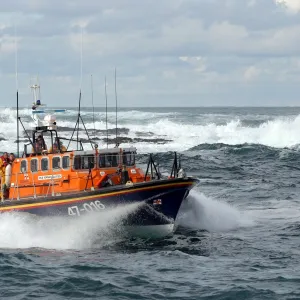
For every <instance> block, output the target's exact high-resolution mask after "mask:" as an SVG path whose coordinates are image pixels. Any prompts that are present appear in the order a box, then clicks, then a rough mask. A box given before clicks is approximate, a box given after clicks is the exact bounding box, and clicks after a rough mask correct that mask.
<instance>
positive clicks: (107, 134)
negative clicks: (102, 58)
mask: <svg viewBox="0 0 300 300" xmlns="http://www.w3.org/2000/svg"><path fill="white" fill-rule="evenodd" d="M104 81H105V109H106V147H107V148H108V129H107V92H106V76H105V80H104Z"/></svg>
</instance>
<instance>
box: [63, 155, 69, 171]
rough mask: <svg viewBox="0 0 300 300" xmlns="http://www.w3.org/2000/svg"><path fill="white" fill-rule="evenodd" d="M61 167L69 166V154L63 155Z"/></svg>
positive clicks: (67, 167)
mask: <svg viewBox="0 0 300 300" xmlns="http://www.w3.org/2000/svg"><path fill="white" fill-rule="evenodd" d="M62 168H63V169H65V170H66V169H69V168H70V156H63V158H62Z"/></svg>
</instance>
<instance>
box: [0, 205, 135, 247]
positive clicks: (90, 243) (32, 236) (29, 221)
mask: <svg viewBox="0 0 300 300" xmlns="http://www.w3.org/2000/svg"><path fill="white" fill-rule="evenodd" d="M138 207H139V204H135V203H134V204H130V205H126V206H119V207H116V208H114V209H111V210H106V211H105V213H102V214H99V213H98V214H97V213H94V214H89V215H85V216H82V217H80V218H72V217H38V216H34V215H31V214H28V213H22V212H10V213H3V214H0V248H14V249H15V248H33V247H35V248H46V249H59V250H66V249H79V250H80V249H88V248H92V247H94V246H95V244H97V247H99V246H100V247H101V246H106V245H107V244H110V243H111V242H112V241H113V240H115V239H117V238H118V237H119V236H121V235H122V228H123V227H122V226H121V220H122V219H123V218H124V217H126V216H127V215H128V214H130V213H132V212H133V211H135V210H136V209H137V208H138Z"/></svg>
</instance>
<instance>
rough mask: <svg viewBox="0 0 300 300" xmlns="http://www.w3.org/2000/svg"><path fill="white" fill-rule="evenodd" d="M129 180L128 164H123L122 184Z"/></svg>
mask: <svg viewBox="0 0 300 300" xmlns="http://www.w3.org/2000/svg"><path fill="white" fill-rule="evenodd" d="M127 181H129V175H128V171H127V169H126V166H125V165H123V169H122V171H121V184H126V182H127Z"/></svg>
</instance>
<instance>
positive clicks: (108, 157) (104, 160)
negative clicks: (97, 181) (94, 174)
mask: <svg viewBox="0 0 300 300" xmlns="http://www.w3.org/2000/svg"><path fill="white" fill-rule="evenodd" d="M119 157H120V156H119V154H118V153H117V154H111V153H103V154H100V155H99V167H100V168H110V167H118V166H119V164H120V159H119Z"/></svg>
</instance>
